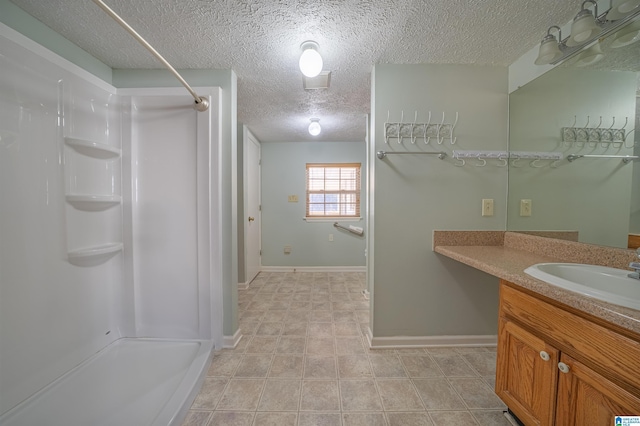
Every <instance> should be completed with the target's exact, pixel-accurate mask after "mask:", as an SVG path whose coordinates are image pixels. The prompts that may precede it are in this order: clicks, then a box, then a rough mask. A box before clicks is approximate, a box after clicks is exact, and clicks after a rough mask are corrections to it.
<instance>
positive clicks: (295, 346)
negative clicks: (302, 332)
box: [276, 336, 307, 354]
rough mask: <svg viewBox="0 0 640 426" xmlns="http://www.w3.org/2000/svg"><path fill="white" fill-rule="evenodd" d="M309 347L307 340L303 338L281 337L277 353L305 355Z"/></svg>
mask: <svg viewBox="0 0 640 426" xmlns="http://www.w3.org/2000/svg"><path fill="white" fill-rule="evenodd" d="M306 345H307V339H306V338H305V337H303V336H281V337H280V341H279V342H278V346H277V347H276V353H279V354H303V353H304V352H305V348H306Z"/></svg>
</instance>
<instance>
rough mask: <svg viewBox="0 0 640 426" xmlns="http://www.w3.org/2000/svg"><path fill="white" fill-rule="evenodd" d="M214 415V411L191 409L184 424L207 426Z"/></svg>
mask: <svg viewBox="0 0 640 426" xmlns="http://www.w3.org/2000/svg"><path fill="white" fill-rule="evenodd" d="M212 415H213V411H195V410H189V411H188V412H187V416H186V417H185V419H184V421H183V422H182V426H207V425H208V424H209V420H211V416H212Z"/></svg>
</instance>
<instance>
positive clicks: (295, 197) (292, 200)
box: [287, 195, 298, 203]
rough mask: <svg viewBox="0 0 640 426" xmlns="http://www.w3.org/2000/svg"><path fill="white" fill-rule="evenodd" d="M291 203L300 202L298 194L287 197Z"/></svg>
mask: <svg viewBox="0 0 640 426" xmlns="http://www.w3.org/2000/svg"><path fill="white" fill-rule="evenodd" d="M287 198H288V200H289V202H290V203H297V202H298V196H297V195H289V197H287Z"/></svg>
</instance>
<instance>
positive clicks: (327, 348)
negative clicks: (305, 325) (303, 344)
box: [306, 324, 336, 355]
mask: <svg viewBox="0 0 640 426" xmlns="http://www.w3.org/2000/svg"><path fill="white" fill-rule="evenodd" d="M309 328H311V324H310V325H309ZM334 346H335V345H334V341H333V337H315V336H309V338H308V339H307V348H306V351H307V353H308V354H310V355H334V354H335V353H336V350H335V347H334Z"/></svg>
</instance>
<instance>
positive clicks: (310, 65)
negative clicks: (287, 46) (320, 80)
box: [298, 41, 322, 77]
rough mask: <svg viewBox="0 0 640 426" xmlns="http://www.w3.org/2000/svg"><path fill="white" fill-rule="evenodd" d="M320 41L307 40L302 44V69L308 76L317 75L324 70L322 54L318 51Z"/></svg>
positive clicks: (300, 63)
mask: <svg viewBox="0 0 640 426" xmlns="http://www.w3.org/2000/svg"><path fill="white" fill-rule="evenodd" d="M318 47H319V46H318V43H316V42H315V41H305V42H304V43H302V44H301V45H300V48H301V49H302V55H300V62H299V63H298V64H299V65H300V71H302V74H304V75H305V76H307V77H315V76H317V75H318V74H320V71H322V56H320V53H318Z"/></svg>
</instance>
